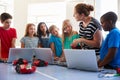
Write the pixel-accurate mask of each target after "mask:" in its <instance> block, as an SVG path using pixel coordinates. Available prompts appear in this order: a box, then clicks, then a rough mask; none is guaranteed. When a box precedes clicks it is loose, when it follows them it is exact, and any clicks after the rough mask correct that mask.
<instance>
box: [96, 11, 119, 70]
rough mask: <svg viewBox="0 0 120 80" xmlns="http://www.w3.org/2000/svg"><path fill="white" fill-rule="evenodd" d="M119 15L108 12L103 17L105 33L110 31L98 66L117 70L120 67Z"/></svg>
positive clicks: (101, 51) (102, 48)
mask: <svg viewBox="0 0 120 80" xmlns="http://www.w3.org/2000/svg"><path fill="white" fill-rule="evenodd" d="M116 21H117V15H116V14H115V13H114V12H107V13H106V14H104V15H103V16H102V17H101V24H102V27H103V29H104V31H109V34H108V35H107V37H106V39H105V41H104V42H103V44H102V47H101V50H100V60H99V61H98V66H99V67H103V66H104V68H112V69H116V68H117V67H120V31H119V30H118V28H116V25H115V24H116Z"/></svg>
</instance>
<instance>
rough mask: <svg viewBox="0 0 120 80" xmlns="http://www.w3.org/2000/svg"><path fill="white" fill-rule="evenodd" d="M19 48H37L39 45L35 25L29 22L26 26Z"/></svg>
mask: <svg viewBox="0 0 120 80" xmlns="http://www.w3.org/2000/svg"><path fill="white" fill-rule="evenodd" d="M20 42H21V48H37V47H39V39H38V37H37V35H36V32H35V25H34V24H33V23H29V24H27V26H26V30H25V36H24V37H23V38H22V39H21V40H20Z"/></svg>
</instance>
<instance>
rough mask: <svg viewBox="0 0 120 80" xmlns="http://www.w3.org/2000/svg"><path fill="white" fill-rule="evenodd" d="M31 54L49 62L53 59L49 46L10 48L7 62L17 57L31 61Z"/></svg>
mask: <svg viewBox="0 0 120 80" xmlns="http://www.w3.org/2000/svg"><path fill="white" fill-rule="evenodd" d="M33 55H35V56H36V58H37V59H41V60H44V61H47V62H48V63H50V64H51V63H52V61H53V55H52V51H51V49H50V48H10V50H9V57H8V61H7V62H12V61H13V60H16V59H19V58H23V59H26V60H28V61H29V62H31V61H32V59H33Z"/></svg>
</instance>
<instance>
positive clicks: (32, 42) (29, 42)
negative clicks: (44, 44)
mask: <svg viewBox="0 0 120 80" xmlns="http://www.w3.org/2000/svg"><path fill="white" fill-rule="evenodd" d="M20 42H22V43H24V44H25V48H37V47H38V45H39V38H38V37H32V38H31V37H29V36H26V37H23V38H22V39H21V40H20Z"/></svg>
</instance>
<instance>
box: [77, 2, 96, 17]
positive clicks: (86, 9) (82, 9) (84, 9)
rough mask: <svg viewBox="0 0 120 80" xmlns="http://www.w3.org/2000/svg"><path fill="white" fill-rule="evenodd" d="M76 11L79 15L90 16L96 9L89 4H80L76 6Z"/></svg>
mask: <svg viewBox="0 0 120 80" xmlns="http://www.w3.org/2000/svg"><path fill="white" fill-rule="evenodd" d="M75 10H76V12H77V13H79V14H82V13H83V14H84V15H85V16H89V15H90V11H93V10H94V7H93V6H92V5H89V4H85V3H79V4H77V5H76V6H75Z"/></svg>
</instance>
